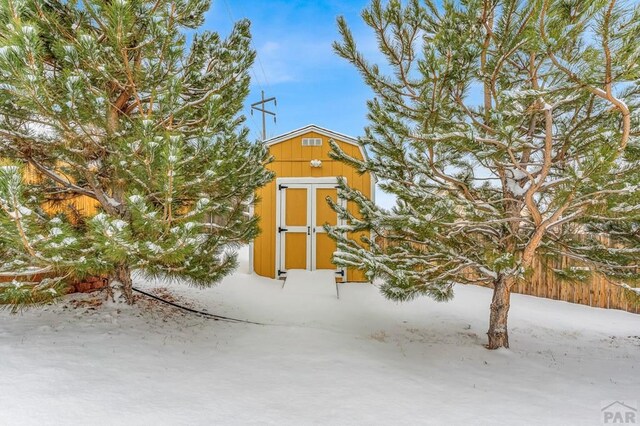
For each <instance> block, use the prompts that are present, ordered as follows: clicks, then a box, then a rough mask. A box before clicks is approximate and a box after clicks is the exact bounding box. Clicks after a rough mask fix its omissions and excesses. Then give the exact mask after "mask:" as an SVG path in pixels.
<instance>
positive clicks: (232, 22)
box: [224, 0, 278, 140]
mask: <svg viewBox="0 0 640 426" xmlns="http://www.w3.org/2000/svg"><path fill="white" fill-rule="evenodd" d="M224 4H225V8H226V10H227V15H228V17H229V21H230V23H231V25H232V26H233V25H234V24H235V21H236V20H235V18H234V16H233V12H232V11H231V5H230V4H229V1H228V0H224ZM250 43H251V46H252V47H253V50H254V51H255V52H256V59H257V62H258V66H259V67H260V70H261V71H262V76H263V77H264V83H265V85H266V86H267V87H269V88H270V84H269V80H268V79H267V73H266V72H265V70H264V66H263V65H262V61H261V60H260V55H258V48H257V47H256V45H255V43H254V41H253V38H252V39H251V41H250ZM254 67H255V64H254V66H252V67H251V68H250V72H251V73H252V74H253V77H254V79H255V82H256V83H257V84H258V87H260V90H261V91H262V102H263V103H264V102H265V99H264V87H263V86H262V84H261V83H260V79H259V78H258V74H257V73H256V70H255V68H254ZM270 100H271V99H269V100H268V101H270ZM273 100H274V101H275V98H273ZM258 103H260V102H258ZM258 103H256V104H253V105H252V106H251V114H250V116H251V120H252V121H253V123H254V125H255V126H256V127H258V126H259V124H258V123H257V122H256V120H255V118H254V117H253V109H254V108H253V107H254V106H255V105H257V104H258ZM277 106H278V105H277V103H276V102H274V107H276V110H277ZM263 107H264V105H263ZM265 113H266V114H270V115H273V119H274V123H275V122H276V121H275V116H276V113H275V112H271V111H264V112H263V113H262V138H261V140H265V139H266V138H267V135H266V123H265ZM252 132H253V133H254V134H255V131H252ZM258 138H260V135H259V136H258Z"/></svg>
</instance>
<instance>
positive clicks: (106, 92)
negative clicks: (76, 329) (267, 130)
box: [0, 0, 271, 302]
mask: <svg viewBox="0 0 640 426" xmlns="http://www.w3.org/2000/svg"><path fill="white" fill-rule="evenodd" d="M209 3H210V1H207V0H153V1H151V0H82V1H78V0H64V1H63V0H45V1H43V0H0V28H2V31H0V158H2V159H3V161H4V162H5V164H10V165H8V166H4V167H3V168H2V173H0V207H2V208H1V209H0V273H2V272H8V271H16V270H18V272H20V268H36V269H42V270H43V271H47V272H48V273H49V274H53V276H58V277H65V278H66V277H72V276H75V275H82V274H89V273H96V272H109V273H112V274H113V276H114V277H115V278H116V279H117V280H118V281H119V282H120V283H122V288H123V294H124V296H125V297H126V299H127V301H129V302H132V300H133V299H132V293H131V285H132V284H131V270H132V269H137V270H140V271H142V272H145V273H147V274H150V275H154V276H155V275H160V276H165V277H172V278H173V277H176V278H177V277H180V278H186V279H188V280H190V281H191V282H193V283H195V284H197V285H210V284H212V283H215V282H217V281H219V280H220V279H221V278H222V277H223V276H224V275H226V274H228V273H229V272H230V271H232V269H233V268H234V267H235V265H236V260H235V256H234V255H233V254H231V253H230V252H229V251H226V250H225V249H226V248H227V247H229V246H233V245H237V244H240V243H243V242H246V241H248V240H250V239H252V238H253V237H254V236H255V235H256V233H257V232H258V228H257V222H256V219H255V218H251V217H249V216H247V215H246V202H247V200H249V199H250V198H251V197H252V195H253V193H254V191H255V189H256V188H258V187H260V186H262V185H263V184H265V183H266V182H267V181H268V180H269V179H270V178H271V175H270V173H269V172H268V171H267V170H266V169H265V168H264V166H263V163H264V161H265V159H266V155H267V154H266V150H265V148H264V147H263V146H262V144H258V143H256V144H254V143H251V142H249V141H248V130H247V129H246V128H245V127H243V121H244V118H243V117H242V116H241V115H240V114H239V113H240V110H241V107H242V103H243V100H244V99H245V98H246V96H247V94H248V87H249V75H248V70H249V67H250V66H251V65H252V62H253V60H254V57H255V54H254V52H253V51H252V50H251V48H250V32H249V22H248V21H246V20H243V21H240V22H238V23H237V24H236V25H235V26H234V28H233V29H232V31H231V33H230V35H229V36H228V38H226V39H223V38H221V37H220V36H219V35H218V34H217V33H215V32H210V31H199V32H194V31H193V30H196V29H197V28H198V27H199V26H201V25H202V24H203V21H204V14H205V12H206V11H207V9H208V8H209ZM188 34H190V36H188ZM189 37H190V39H189ZM7 162H8V163H7ZM25 167H28V168H29V169H30V170H31V171H35V172H37V173H38V174H39V176H41V178H42V179H41V181H39V182H37V183H36V184H32V185H29V184H27V182H24V181H21V179H20V174H21V173H22V172H24V168H25ZM80 195H81V196H86V197H90V198H91V199H93V200H95V201H96V202H97V203H98V205H99V213H98V214H97V215H95V217H92V218H85V219H83V220H80V221H77V220H76V221H73V223H71V222H70V221H69V218H68V216H69V215H64V214H62V215H57V216H55V217H54V216H52V215H51V214H50V213H47V211H45V210H43V209H42V208H41V207H40V203H41V202H43V201H50V200H52V199H60V198H61V197H62V198H65V197H67V198H68V197H77V196H80ZM80 213H82V212H80ZM211 218H215V221H214V223H215V224H211V225H209V226H206V225H205V223H206V222H209V219H211ZM16 235H18V236H19V237H16ZM54 287H55V286H51V285H49V287H48V288H45V289H44V291H45V293H42V292H40V293H39V294H38V295H35V294H36V293H38V292H39V291H40V290H43V289H42V288H39V286H35V287H34V286H32V285H31V286H26V287H25V286H24V283H19V282H15V281H14V283H9V284H5V285H4V289H5V290H6V291H4V295H5V296H6V297H5V301H11V300H13V301H19V300H27V299H29V297H28V294H29V293H30V292H31V293H33V295H35V296H34V297H32V299H34V300H35V299H37V300H45V299H46V294H49V295H51V296H56V295H57V294H59V292H58V291H57V290H55V288H54ZM19 292H22V293H21V294H22V295H23V296H22V297H17V296H16V295H17V293H19ZM0 293H2V290H0ZM11 294H13V296H11ZM0 298H1V297H0Z"/></svg>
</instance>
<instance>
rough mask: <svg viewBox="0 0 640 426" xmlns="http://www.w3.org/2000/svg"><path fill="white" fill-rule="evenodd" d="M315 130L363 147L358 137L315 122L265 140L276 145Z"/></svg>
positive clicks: (329, 136)
mask: <svg viewBox="0 0 640 426" xmlns="http://www.w3.org/2000/svg"><path fill="white" fill-rule="evenodd" d="M309 132H314V133H318V134H321V135H322V136H326V137H328V138H333V139H338V140H339V141H341V142H346V143H349V144H351V145H356V146H358V147H360V148H361V149H362V146H361V145H360V144H359V143H358V139H356V138H354V137H352V136H347V135H344V134H342V133H338V132H334V131H333V130H329V129H325V128H324V127H320V126H316V125H315V124H309V125H307V126H304V127H301V128H299V129H296V130H292V131H290V132H287V133H283V134H282V135H279V136H274V137H272V138H269V139H267V140H265V141H264V143H265V144H267V145H275V144H277V143H280V142H283V141H286V140H289V139H291V138H295V137H296V136H300V135H304V134H305V133H309ZM365 158H366V157H365Z"/></svg>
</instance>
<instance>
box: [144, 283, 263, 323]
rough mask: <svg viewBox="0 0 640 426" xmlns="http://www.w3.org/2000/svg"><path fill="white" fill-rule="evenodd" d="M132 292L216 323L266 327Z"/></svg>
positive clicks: (147, 294) (150, 295)
mask: <svg viewBox="0 0 640 426" xmlns="http://www.w3.org/2000/svg"><path fill="white" fill-rule="evenodd" d="M132 290H133V291H136V292H138V293H140V294H143V295H145V296H147V297H150V298H152V299H155V300H157V301H159V302H162V303H166V304H167V305H171V306H173V307H176V308H178V309H182V310H183V311H187V312H191V313H193V314H197V315H202V316H204V317H207V318H211V319H213V320H214V321H226V322H233V323H244V324H254V325H266V324H263V323H261V322H253V321H247V320H243V319H238V318H231V317H223V316H222V315H215V314H210V313H209V312H204V311H199V310H197V309H192V308H189V307H187V306H183V305H178V304H177V303H174V302H171V301H169V300H165V299H163V298H161V297H158V296H156V295H153V294H151V293H147V292H146V291H142V290H140V289H139V288H135V287H132Z"/></svg>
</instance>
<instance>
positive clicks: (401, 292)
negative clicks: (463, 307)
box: [330, 0, 640, 349]
mask: <svg viewBox="0 0 640 426" xmlns="http://www.w3.org/2000/svg"><path fill="white" fill-rule="evenodd" d="M362 17H363V19H364V21H365V22H366V24H367V25H368V26H369V27H370V28H371V29H372V30H373V32H374V33H375V35H376V38H377V42H378V48H379V50H380V52H381V54H382V56H383V58H384V60H385V63H384V64H381V65H378V64H374V63H371V62H369V61H368V60H367V59H366V58H365V57H364V55H362V54H361V53H360V52H359V51H358V49H357V46H356V42H355V40H354V37H353V35H352V33H351V32H350V30H349V28H348V26H347V24H346V22H345V20H344V19H342V18H339V20H338V27H339V30H340V33H341V35H342V41H341V42H340V43H336V44H335V45H334V47H335V50H336V52H337V53H338V54H339V55H340V56H342V57H343V58H345V59H347V60H348V61H350V62H351V63H352V64H353V65H355V67H356V68H357V69H358V70H359V72H360V73H361V74H362V76H363V78H364V81H365V82H366V83H367V85H368V86H369V87H370V88H371V89H372V91H373V92H374V94H375V98H373V99H372V100H370V101H369V102H368V107H369V115H368V117H369V121H370V125H369V126H368V127H367V128H366V130H365V137H364V138H363V139H362V142H363V143H364V144H365V145H366V147H367V149H368V150H369V151H370V152H371V154H372V155H371V159H370V160H368V161H358V160H356V159H353V158H350V157H349V156H347V155H346V154H345V153H344V152H341V151H340V150H339V147H337V146H336V145H334V146H333V149H334V154H333V155H334V157H335V158H337V159H340V160H342V161H346V162H349V163H351V164H353V165H354V166H355V167H357V168H358V169H359V170H361V171H369V172H373V173H375V174H376V175H377V176H378V178H379V180H380V187H381V189H382V190H384V191H385V192H388V193H391V194H394V195H395V196H396V197H397V202H396V205H395V207H394V208H393V209H391V210H390V211H388V210H385V209H382V208H379V207H377V206H376V205H374V204H373V203H372V202H371V201H370V200H368V199H366V197H364V196H363V195H362V194H361V193H359V192H358V191H356V190H353V189H350V188H348V187H347V186H346V184H345V183H344V182H343V183H342V184H341V193H342V195H343V196H344V197H346V198H347V199H348V200H350V201H352V202H354V203H356V204H357V206H358V207H359V215H357V216H355V215H353V214H351V213H350V212H349V211H348V210H346V209H341V208H340V206H334V208H335V209H337V210H338V212H339V214H340V215H341V216H342V217H343V218H345V219H348V221H349V224H348V225H347V226H345V227H337V228H334V229H331V230H330V231H331V235H332V236H333V237H334V238H336V239H337V240H338V251H337V252H336V254H335V256H334V260H335V261H336V262H337V263H338V264H340V265H349V266H352V267H353V266H355V267H359V268H361V269H362V270H364V271H365V272H366V273H367V275H368V277H370V278H371V279H375V278H379V279H381V281H382V283H383V284H382V287H381V288H382V291H383V293H384V294H385V295H386V296H387V297H389V298H392V299H396V300H406V299H411V298H413V297H416V296H418V295H423V294H426V295H429V296H431V297H434V298H436V299H438V300H447V299H449V298H451V297H452V296H453V286H454V284H456V283H482V284H485V285H490V286H492V287H493V299H492V303H491V307H490V325H489V331H488V337H489V341H488V345H487V347H488V348H490V349H496V348H500V347H508V346H509V340H508V332H507V316H508V311H509V299H510V291H511V288H512V287H513V286H514V285H515V284H516V283H517V282H518V281H519V280H526V279H527V278H528V277H529V276H530V273H531V271H532V267H533V266H534V260H535V259H536V258H537V256H543V255H544V256H571V257H572V258H573V259H576V260H578V261H582V262H585V263H586V264H588V265H589V266H590V267H591V268H592V270H593V271H600V272H603V273H608V274H616V273H623V272H624V273H625V274H627V275H633V274H632V272H633V271H634V267H637V265H638V262H637V256H636V257H635V259H633V260H630V258H629V257H623V256H615V255H613V256H609V257H608V258H607V260H606V261H602V260H603V259H602V258H600V260H599V259H598V257H597V256H596V252H598V251H600V250H596V249H595V248H596V247H600V246H599V245H598V244H597V243H595V242H592V241H589V242H586V241H584V239H580V238H576V237H575V235H576V234H577V233H584V230H585V228H586V225H585V223H586V222H588V221H589V220H590V218H595V217H598V216H600V217H606V216H608V215H610V212H611V211H612V210H613V209H615V207H616V205H615V203H614V202H612V200H613V198H612V195H615V196H616V199H618V200H620V199H624V198H626V197H635V196H636V194H637V192H638V190H637V184H638V172H637V170H638V166H640V164H639V162H638V157H637V156H636V155H633V151H637V150H638V142H639V140H638V132H637V129H638V119H639V116H638V114H637V112H635V111H638V109H637V106H638V99H639V96H640V90H639V89H640V88H639V86H638V78H639V73H640V67H638V65H637V64H638V63H639V55H640V50H638V49H637V40H638V39H639V38H640V8H638V6H636V7H635V9H633V8H631V7H630V6H628V5H624V4H619V3H618V2H616V1H615V0H610V1H609V0H607V1H603V0H584V1H582V0H581V1H566V0H542V1H527V2H523V1H517V0H465V1H461V2H453V1H444V2H443V3H442V5H441V6H438V5H437V4H436V3H435V2H433V1H425V2H420V1H418V0H410V1H408V2H407V3H406V4H404V5H403V4H402V3H401V2H400V1H398V0H390V1H389V2H388V3H385V4H383V3H382V2H381V1H379V0H373V1H372V3H371V5H370V6H369V7H368V8H367V9H366V10H365V11H364V12H363V13H362ZM639 212H640V204H635V205H629V206H628V208H625V209H618V210H617V217H618V219H624V218H625V217H626V218H628V217H632V216H635V217H637V216H638V213H639ZM346 230H350V231H353V230H358V231H371V235H372V237H371V238H370V239H365V240H364V243H366V244H368V245H369V246H370V250H368V249H367V248H364V247H362V245H363V244H362V243H363V242H362V241H352V240H349V239H348V238H347V237H346V233H344V231H346ZM600 252H601V253H602V251H600ZM609 253H612V252H611V251H609ZM635 270H636V271H637V269H635ZM561 272H562V271H561ZM564 272H565V273H567V271H564Z"/></svg>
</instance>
